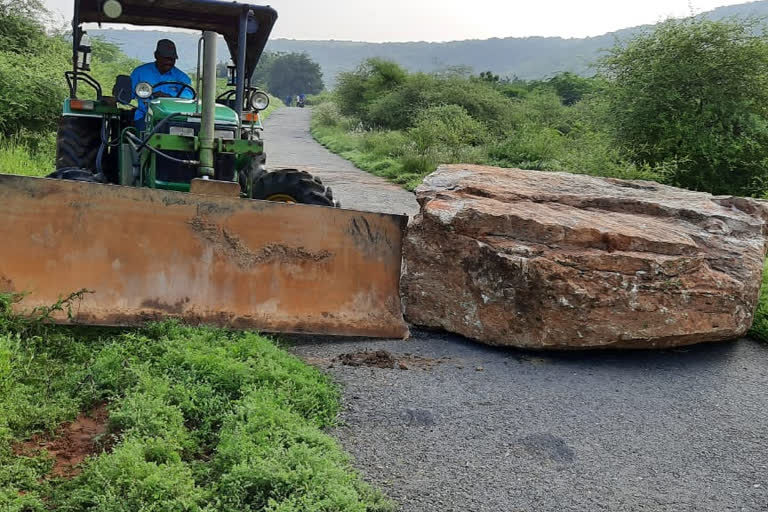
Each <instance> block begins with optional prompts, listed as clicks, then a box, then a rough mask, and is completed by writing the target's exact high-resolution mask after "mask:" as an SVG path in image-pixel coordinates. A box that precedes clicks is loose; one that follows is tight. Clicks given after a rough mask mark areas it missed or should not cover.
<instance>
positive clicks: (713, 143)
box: [602, 18, 768, 195]
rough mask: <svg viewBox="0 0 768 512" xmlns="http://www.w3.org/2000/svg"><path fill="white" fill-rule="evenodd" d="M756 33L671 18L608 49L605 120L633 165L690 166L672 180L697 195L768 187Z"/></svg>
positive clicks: (747, 25)
mask: <svg viewBox="0 0 768 512" xmlns="http://www.w3.org/2000/svg"><path fill="white" fill-rule="evenodd" d="M754 28H755V26H754V23H751V22H744V21H736V20H731V21H718V22H714V21H708V20H706V19H699V18H689V19H685V20H669V21H667V22H664V23H662V24H661V25H659V26H658V27H657V28H656V29H655V30H654V31H653V32H649V33H644V34H641V35H639V36H637V37H635V38H633V39H631V40H629V41H628V42H625V43H622V44H619V45H617V46H616V47H614V48H613V49H612V50H611V53H610V54H609V55H608V56H607V57H606V58H605V59H604V60H603V61H602V69H603V70H604V71H605V73H606V74H607V75H608V77H609V78H610V79H611V82H610V85H609V87H608V88H607V98H608V100H609V104H610V114H611V115H610V117H609V120H611V122H612V125H613V128H614V130H615V133H616V137H617V140H618V142H619V143H620V144H621V146H622V147H623V148H624V151H625V152H626V154H627V155H628V156H629V158H630V159H632V160H635V161H639V162H641V163H645V164H648V165H650V166H651V167H655V166H658V165H660V164H662V163H663V162H669V161H687V162H688V163H689V165H686V166H679V167H678V168H677V169H675V170H674V172H673V174H672V175H671V176H670V180H671V183H672V184H674V185H678V186H682V187H686V188H690V189H694V190H702V191H708V192H712V193H716V194H728V193H730V194H742V195H743V194H747V195H749V194H751V195H760V194H761V193H762V192H763V191H765V190H768V159H767V158H766V156H765V154H766V147H768V75H767V74H766V73H765V72H764V69H766V68H767V67H768V34H766V33H765V32H763V33H762V34H761V35H755V31H754V30H753V29H754Z"/></svg>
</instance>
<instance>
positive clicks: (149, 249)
mask: <svg viewBox="0 0 768 512" xmlns="http://www.w3.org/2000/svg"><path fill="white" fill-rule="evenodd" d="M406 221H407V218H406V217H403V216H398V215H386V214H379V213H370V212H359V211H353V210H340V209H335V208H327V207H320V206H306V205H295V204H283V203H271V202H266V201H252V200H244V199H238V198H227V197H214V196H203V195H197V194H185V193H180V192H170V191H164V190H153V189H146V188H130V187H121V186H115V185H100V184H92V183H82V182H74V181H62V180H53V179H45V178H30V177H22V176H12V175H3V174H0V291H2V292H10V291H15V292H25V293H28V295H27V297H26V298H25V299H24V301H23V302H22V304H23V306H24V308H25V309H28V308H32V307H35V306H41V305H48V304H52V303H54V302H56V301H57V300H58V299H59V298H61V297H64V296H67V295H69V294H70V293H72V292H75V291H77V290H81V289H83V288H86V289H88V290H92V291H93V293H89V294H86V295H85V297H84V298H83V299H82V301H80V302H79V303H78V304H77V305H76V308H75V311H74V316H73V318H72V319H71V320H70V319H67V318H65V317H64V316H62V317H59V318H57V321H60V322H62V323H65V322H69V321H72V322H75V323H83V324H93V325H117V326H133V325H140V324H144V323H146V322H149V321H153V320H158V319H163V318H167V317H177V318H180V319H182V320H183V321H185V322H187V323H192V324H210V325H219V326H224V327H233V328H238V329H257V330H261V331H265V332H291V333H318V334H338V335H362V336H377V337H394V338H404V337H407V336H408V328H407V326H406V324H405V322H404V321H403V317H402V312H401V307H400V296H399V291H398V284H399V279H400V261H401V242H402V235H403V231H404V229H405V225H406Z"/></svg>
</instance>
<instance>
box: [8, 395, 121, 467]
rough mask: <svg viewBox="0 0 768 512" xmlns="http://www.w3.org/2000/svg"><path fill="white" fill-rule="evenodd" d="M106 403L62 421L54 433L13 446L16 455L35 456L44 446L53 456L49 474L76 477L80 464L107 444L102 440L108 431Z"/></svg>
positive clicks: (34, 437)
mask: <svg viewBox="0 0 768 512" xmlns="http://www.w3.org/2000/svg"><path fill="white" fill-rule="evenodd" d="M108 419H109V414H108V413H107V406H106V404H101V405H98V406H97V407H94V408H93V409H91V410H90V411H88V412H87V413H82V414H80V416H78V417H77V418H76V419H75V421H72V422H67V423H63V424H62V425H61V426H59V428H57V429H56V433H55V434H54V435H53V437H51V436H43V435H36V436H33V437H32V439H30V440H29V441H25V442H23V443H18V444H16V445H14V446H13V452H14V454H16V455H21V456H26V457H33V456H36V455H38V454H39V453H40V452H41V451H43V450H45V451H47V452H48V455H49V456H50V457H51V458H53V469H52V470H51V473H50V475H49V476H50V477H57V478H73V477H75V476H77V475H78V474H79V473H80V467H79V465H80V464H81V463H82V462H83V461H85V459H86V458H87V457H89V456H91V455H96V454H98V453H101V452H102V451H104V450H105V449H108V446H107V445H106V444H105V442H104V440H102V439H101V438H102V436H103V435H104V434H105V433H106V431H107V420H108Z"/></svg>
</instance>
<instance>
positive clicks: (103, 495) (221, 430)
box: [0, 295, 393, 512]
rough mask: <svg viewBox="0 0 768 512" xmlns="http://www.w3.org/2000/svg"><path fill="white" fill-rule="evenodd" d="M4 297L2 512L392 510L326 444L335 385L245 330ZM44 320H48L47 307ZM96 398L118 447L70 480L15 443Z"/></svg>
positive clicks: (0, 329)
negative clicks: (144, 322)
mask: <svg viewBox="0 0 768 512" xmlns="http://www.w3.org/2000/svg"><path fill="white" fill-rule="evenodd" d="M13 300H15V299H14V298H13V297H11V296H8V295H0V510H3V511H6V510H7V511H19V512H21V511H37V510H61V511H86V510H94V511H95V510H99V511H115V512H117V511H127V510H157V511H174V510H178V511H196V510H200V511H211V512H212V511H233V512H234V511H272V512H278V511H279V512H290V511H297V512H298V511H318V512H320V511H360V512H363V511H388V510H392V509H393V507H392V505H391V504H390V503H389V502H388V501H387V500H386V499H384V498H383V497H382V496H381V495H380V494H379V493H378V492H376V491H374V490H372V489H371V488H370V487H368V486H367V485H366V484H365V483H363V482H362V481H361V479H360V478H359V477H358V476H357V474H356V473H355V472H354V471H353V470H352V469H351V466H350V464H349V461H348V458H347V456H346V455H344V453H343V452H342V450H341V449H340V447H339V445H338V444H337V442H336V441H335V440H333V439H332V438H331V437H329V436H328V435H326V434H325V433H323V429H325V428H327V427H329V426H331V425H333V424H334V421H335V418H336V415H337V412H338V408H339V405H338V390H337V389H336V388H335V386H334V385H333V384H332V383H331V382H329V380H328V379H327V378H326V377H325V376H324V375H322V374H321V373H319V372H318V371H317V370H315V369H313V368H311V367H308V366H307V365H305V364H303V363H302V362H301V361H299V360H298V359H297V358H295V357H293V356H291V355H290V354H288V353H287V352H285V351H283V350H281V349H280V348H278V347H277V346H276V345H275V344H274V343H273V342H272V341H271V340H269V339H267V338H265V337H262V336H259V335H257V334H254V333H248V332H231V331H226V330H222V329H214V328H192V327H185V326H182V325H179V324H177V323H174V322H166V323H160V324H154V325H151V326H149V327H147V328H144V329H139V330H107V329H97V328H88V329H86V328H64V327H54V326H49V325H46V324H44V323H40V322H27V321H24V320H23V319H21V318H20V317H17V316H15V315H13V314H12V313H11V312H10V306H11V303H12V302H13ZM43 316H44V315H43ZM100 403H106V404H107V407H108V411H109V424H108V434H107V435H106V436H105V437H104V440H109V439H112V440H114V441H116V444H114V446H113V447H112V448H111V449H110V450H107V451H104V452H103V453H101V454H100V455H98V456H96V457H93V458H91V459H89V460H88V461H87V462H86V463H85V464H84V467H83V471H82V473H80V474H79V475H78V476H76V477H75V478H73V479H71V480H64V479H55V478H53V479H46V478H44V477H45V476H46V475H47V474H48V472H49V470H50V468H51V461H50V460H49V459H48V458H47V457H46V455H45V454H40V455H38V456H33V457H28V456H19V455H15V454H14V452H13V449H12V446H13V444H14V443H15V442H18V441H20V440H24V439H28V438H29V437H30V436H31V435H32V434H33V433H36V432H49V433H50V432H52V431H54V430H55V429H56V427H57V425H59V424H60V423H61V422H63V421H66V420H71V419H73V418H74V417H75V416H76V415H77V414H78V413H79V412H80V411H86V410H88V409H89V408H91V407H93V406H94V405H95V404H100Z"/></svg>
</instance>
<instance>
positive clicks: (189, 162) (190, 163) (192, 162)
mask: <svg viewBox="0 0 768 512" xmlns="http://www.w3.org/2000/svg"><path fill="white" fill-rule="evenodd" d="M166 119H167V118H166ZM158 124H159V123H158ZM125 135H126V137H128V138H129V139H131V140H133V141H134V142H136V143H142V144H141V145H140V146H137V148H136V152H137V153H138V152H139V150H141V149H142V147H145V148H147V149H148V150H150V151H151V152H153V153H154V154H156V155H158V156H161V157H163V158H167V159H168V160H170V161H171V162H176V163H178V164H182V165H188V166H196V165H200V162H199V161H197V160H182V159H181V158H176V157H173V156H171V155H168V154H166V153H163V152H162V151H160V150H159V149H157V148H153V147H152V146H147V145H146V144H147V142H148V141H146V140H145V141H144V142H142V140H141V139H140V138H138V137H136V136H135V135H134V134H132V133H130V132H126V134H125Z"/></svg>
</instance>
